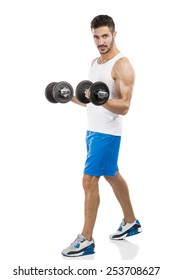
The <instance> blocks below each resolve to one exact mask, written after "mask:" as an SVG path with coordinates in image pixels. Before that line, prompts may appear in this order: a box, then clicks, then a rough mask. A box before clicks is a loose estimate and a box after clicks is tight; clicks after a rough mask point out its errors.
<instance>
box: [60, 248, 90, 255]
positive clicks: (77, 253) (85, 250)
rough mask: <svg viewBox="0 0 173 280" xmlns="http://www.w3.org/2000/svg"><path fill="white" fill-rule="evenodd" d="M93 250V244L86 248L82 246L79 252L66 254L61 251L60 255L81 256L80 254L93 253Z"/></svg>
mask: <svg viewBox="0 0 173 280" xmlns="http://www.w3.org/2000/svg"><path fill="white" fill-rule="evenodd" d="M94 253H95V251H94V247H93V246H89V247H88V248H84V250H83V251H81V252H73V253H71V254H70V253H68V254H64V253H63V252H62V255H63V256H64V257H82V256H86V255H92V254H94Z"/></svg>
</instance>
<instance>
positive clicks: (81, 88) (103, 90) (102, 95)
mask: <svg viewBox="0 0 173 280" xmlns="http://www.w3.org/2000/svg"><path fill="white" fill-rule="evenodd" d="M86 91H88V97H89V99H88V98H87V97H86V96H85V94H86ZM75 95H76V97H77V99H78V100H79V101H80V102H81V103H85V104H87V103H90V102H91V103H93V104H94V105H98V106H99V105H103V104H105V103H106V102H107V101H108V99H109V95H110V93H109V88H108V86H107V85H106V84H105V83H103V82H100V81H98V82H95V83H92V82H91V81H88V80H84V81H82V82H80V83H79V84H78V85H77V87H76V91H75Z"/></svg>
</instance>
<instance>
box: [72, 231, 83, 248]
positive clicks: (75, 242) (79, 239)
mask: <svg viewBox="0 0 173 280" xmlns="http://www.w3.org/2000/svg"><path fill="white" fill-rule="evenodd" d="M82 241H85V238H84V237H83V236H81V235H80V234H79V235H78V236H77V238H76V239H75V240H74V241H73V242H72V243H71V245H72V246H75V245H76V244H78V243H79V242H82Z"/></svg>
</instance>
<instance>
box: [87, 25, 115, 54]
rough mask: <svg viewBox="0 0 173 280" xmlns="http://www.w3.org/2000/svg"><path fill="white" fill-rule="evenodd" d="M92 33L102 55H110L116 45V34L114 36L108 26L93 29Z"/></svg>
mask: <svg viewBox="0 0 173 280" xmlns="http://www.w3.org/2000/svg"><path fill="white" fill-rule="evenodd" d="M91 31H92V35H93V38H94V42H95V45H96V47H97V48H98V50H99V52H100V54H105V53H108V52H109V51H110V49H111V48H112V46H113V44H114V38H115V35H116V32H114V33H113V35H112V32H111V31H110V29H109V27H108V26H102V27H99V28H95V29H94V28H92V30H91Z"/></svg>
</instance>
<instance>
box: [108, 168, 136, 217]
mask: <svg viewBox="0 0 173 280" xmlns="http://www.w3.org/2000/svg"><path fill="white" fill-rule="evenodd" d="M105 179H106V180H107V181H108V183H109V184H110V185H111V186H112V189H113V192H114V194H115V196H116V198H117V199H118V201H119V203H120V205H121V207H122V210H123V214H124V220H125V222H127V223H132V222H134V221H135V219H136V218H135V215H134V212H133V208H132V205H131V201H130V196H129V190H128V186H127V183H126V181H125V180H124V179H123V177H122V176H121V175H120V173H119V171H118V172H117V173H116V175H115V176H112V177H109V176H105Z"/></svg>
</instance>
